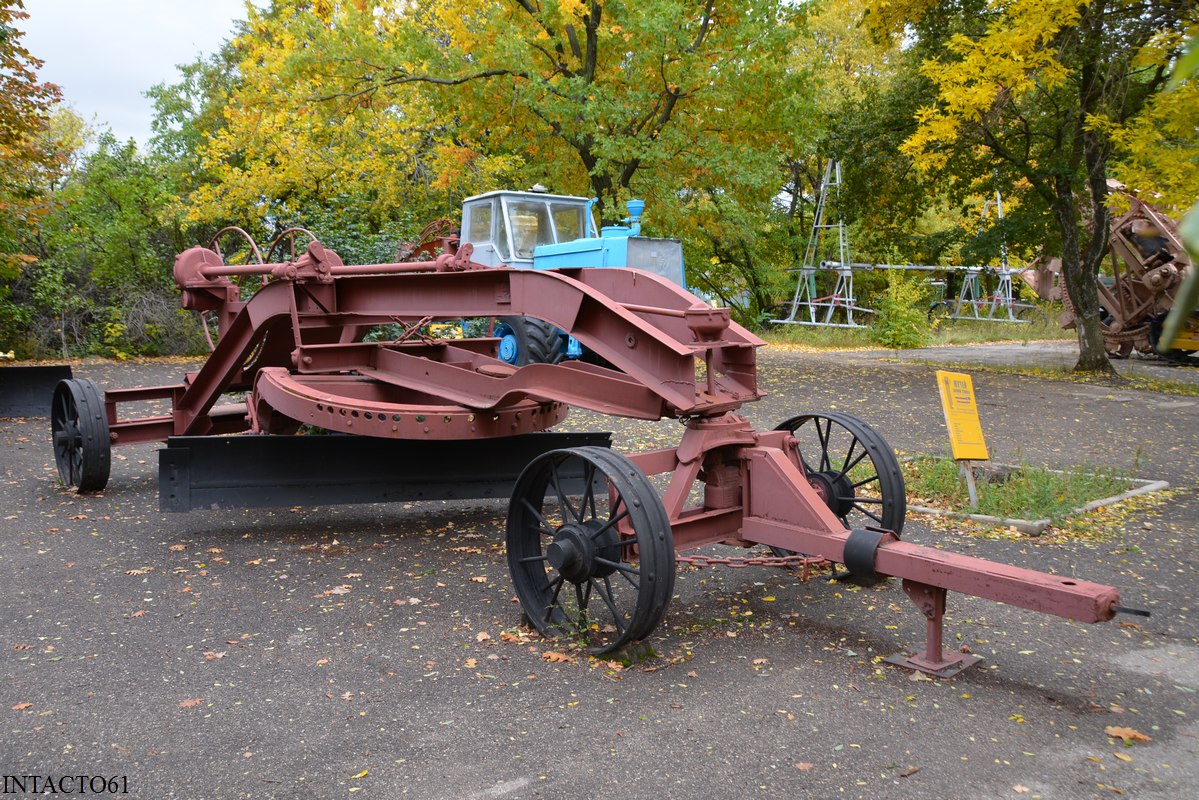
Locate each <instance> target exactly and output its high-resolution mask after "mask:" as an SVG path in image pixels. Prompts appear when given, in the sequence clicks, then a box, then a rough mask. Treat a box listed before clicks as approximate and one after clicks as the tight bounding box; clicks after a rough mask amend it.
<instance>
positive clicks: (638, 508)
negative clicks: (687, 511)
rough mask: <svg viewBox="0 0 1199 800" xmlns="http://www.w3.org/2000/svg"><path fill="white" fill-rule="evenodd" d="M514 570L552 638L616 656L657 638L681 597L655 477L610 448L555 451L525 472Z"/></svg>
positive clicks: (512, 519)
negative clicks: (675, 595)
mask: <svg viewBox="0 0 1199 800" xmlns="http://www.w3.org/2000/svg"><path fill="white" fill-rule="evenodd" d="M508 568H509V571H510V572H511V573H512V583H513V585H514V586H515V587H516V594H517V597H519V599H520V603H521V606H522V607H523V608H524V611H525V614H527V615H528V617H529V621H530V622H531V623H532V624H533V626H534V627H535V628H537V630H538V631H540V632H541V633H542V635H544V636H551V637H552V636H578V637H580V638H581V639H583V640H584V641H585V643H586V646H587V648H588V649H589V650H590V652H592V653H596V654H599V653H609V652H612V651H613V650H617V649H619V648H621V647H623V646H625V645H627V644H629V643H631V642H635V641H637V640H639V639H643V638H645V637H646V636H648V635H649V634H650V633H651V632H652V631H653V630H654V628H656V627H657V625H658V623H659V622H661V621H662V617H663V615H664V614H665V613H666V607H667V605H668V604H669V602H670V597H671V593H672V592H673V591H674V542H673V539H672V537H671V533H670V521H669V518H668V517H667V515H666V509H665V508H664V507H663V505H662V501H661V499H660V498H659V497H658V494H657V492H656V491H654V487H653V486H652V485H651V484H650V482H649V480H648V479H647V478H646V477H645V474H644V473H643V472H642V471H641V470H640V469H638V468H637V466H636V465H634V464H633V462H631V461H629V460H628V459H627V458H625V457H624V456H622V455H619V454H618V453H613V452H612V451H611V450H607V449H605V448H602V447H578V448H574V449H570V450H555V451H553V452H550V453H546V454H545V455H543V456H540V457H539V458H537V459H536V460H535V461H533V462H532V463H531V464H529V466H528V467H526V468H525V471H524V472H523V473H522V474H521V476H520V479H519V480H518V481H517V483H516V489H515V491H513V493H512V502H511V504H510V505H509V507H508Z"/></svg>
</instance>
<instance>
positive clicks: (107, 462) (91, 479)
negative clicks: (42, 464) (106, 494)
mask: <svg viewBox="0 0 1199 800" xmlns="http://www.w3.org/2000/svg"><path fill="white" fill-rule="evenodd" d="M50 433H51V435H52V437H53V442H54V461H55V463H56V464H57V465H58V475H59V477H60V478H62V482H63V483H65V484H66V485H67V486H74V487H75V488H76V489H77V490H78V491H80V492H98V491H100V490H101V489H103V488H104V486H105V484H107V483H108V472H109V469H110V467H111V464H112V459H111V454H112V442H111V441H110V440H109V437H108V418H107V417H106V416H105V412H104V398H103V396H102V395H101V394H100V390H99V388H97V387H96V384H94V383H92V382H91V381H89V380H87V379H86V378H68V379H67V380H65V381H59V383H58V386H56V387H55V388H54V401H53V404H52V405H51V406H50Z"/></svg>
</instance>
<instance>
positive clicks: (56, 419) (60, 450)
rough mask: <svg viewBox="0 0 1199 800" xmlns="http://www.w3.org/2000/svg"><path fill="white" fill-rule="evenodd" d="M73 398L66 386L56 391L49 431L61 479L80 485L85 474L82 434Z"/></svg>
mask: <svg viewBox="0 0 1199 800" xmlns="http://www.w3.org/2000/svg"><path fill="white" fill-rule="evenodd" d="M71 395H72V393H71V390H70V388H69V387H68V386H67V385H66V384H65V383H60V384H59V385H58V386H57V387H56V388H55V390H54V400H53V403H52V405H51V409H50V430H51V433H52V435H53V441H54V462H55V464H56V465H57V466H58V476H59V478H61V479H62V482H63V483H65V484H66V485H68V486H78V485H79V479H80V476H81V475H82V474H83V435H82V433H80V431H79V409H78V407H77V406H76V405H75V398H74V397H72V396H71Z"/></svg>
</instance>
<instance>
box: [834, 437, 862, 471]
mask: <svg viewBox="0 0 1199 800" xmlns="http://www.w3.org/2000/svg"><path fill="white" fill-rule="evenodd" d="M857 446H858V437H856V436H855V437H853V440H852V441H850V443H849V450H848V451H846V453H845V458H844V459H843V460H842V461H841V471H840V472H838V473H837V478H840V477H841V476H842V475H844V474H845V473H846V472H849V470H850V469H851V466H850V465H849V459H850V458H851V457H852V456H853V451H854V450H855V449H857ZM859 460H861V459H859ZM854 463H857V462H854ZM834 480H836V478H834Z"/></svg>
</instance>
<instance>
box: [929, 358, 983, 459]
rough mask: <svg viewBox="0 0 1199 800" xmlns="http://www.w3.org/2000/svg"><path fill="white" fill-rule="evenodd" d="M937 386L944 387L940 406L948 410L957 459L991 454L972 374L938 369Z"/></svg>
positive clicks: (950, 434)
mask: <svg viewBox="0 0 1199 800" xmlns="http://www.w3.org/2000/svg"><path fill="white" fill-rule="evenodd" d="M937 388H939V389H940V390H941V408H943V409H944V410H945V427H947V428H948V429H949V444H950V446H951V447H952V448H953V457H954V459H955V460H957V461H986V460H987V459H988V458H989V456H988V455H987V443H986V441H985V440H984V439H983V426H982V423H981V422H979V420H978V404H977V403H975V401H974V383H973V382H972V381H971V380H970V376H969V375H966V374H964V373H961V372H943V371H941V370H937Z"/></svg>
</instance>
